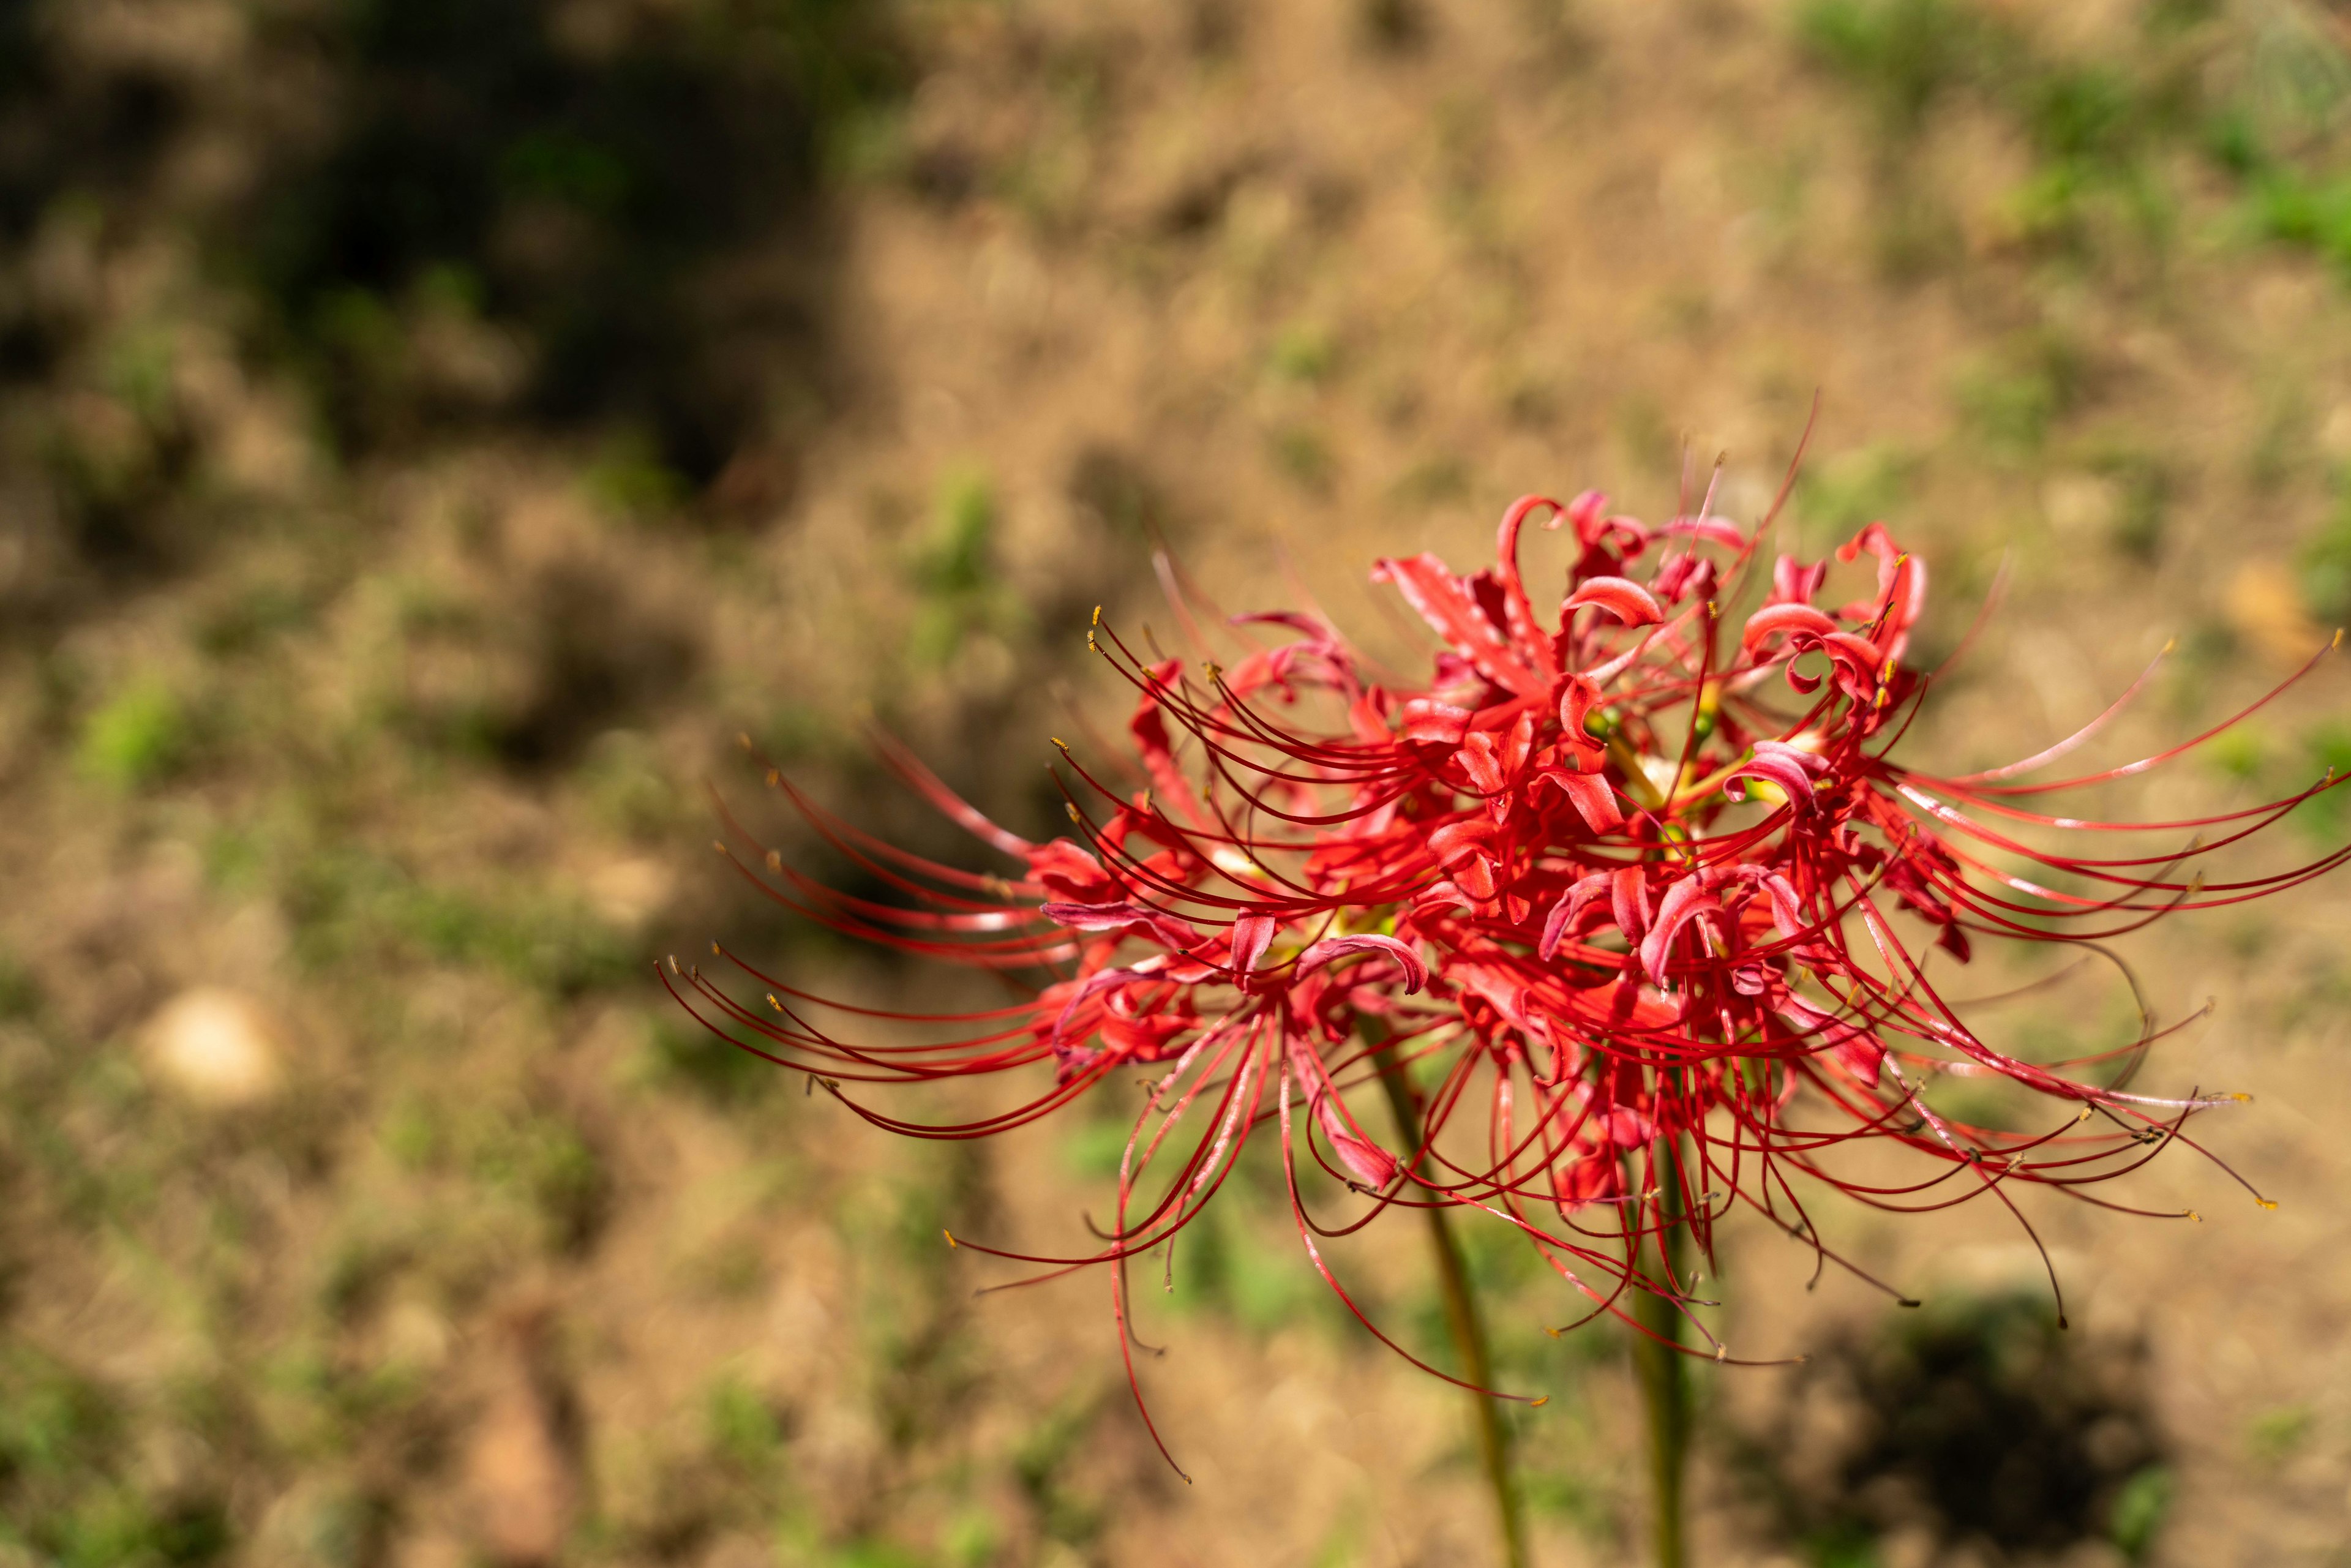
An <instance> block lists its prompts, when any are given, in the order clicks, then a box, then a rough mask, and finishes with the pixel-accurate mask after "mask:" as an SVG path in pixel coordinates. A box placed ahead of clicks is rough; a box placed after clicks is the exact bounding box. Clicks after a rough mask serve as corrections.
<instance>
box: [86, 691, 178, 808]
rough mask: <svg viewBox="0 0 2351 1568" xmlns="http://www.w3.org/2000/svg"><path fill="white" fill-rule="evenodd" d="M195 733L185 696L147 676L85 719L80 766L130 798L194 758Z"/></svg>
mask: <svg viewBox="0 0 2351 1568" xmlns="http://www.w3.org/2000/svg"><path fill="white" fill-rule="evenodd" d="M192 729H193V727H192V725H191V724H190V722H189V716H188V710H187V707H186V706H185V705H184V704H183V702H182V701H181V699H180V696H179V694H177V693H176V692H174V691H173V690H172V688H171V687H170V686H168V685H164V684H163V683H162V681H161V680H158V679H156V678H154V677H152V676H147V677H142V678H141V679H139V680H135V681H133V682H131V684H129V685H125V686H124V687H123V688H122V689H121V690H120V691H118V692H116V693H115V694H114V695H112V696H110V697H109V698H108V699H107V700H106V701H105V702H103V703H101V704H100V705H99V706H98V707H97V708H96V709H94V710H93V711H92V712H91V713H90V715H89V717H88V718H87V719H86V720H84V721H83V724H82V730H81V736H80V738H79V739H78V741H77V742H76V744H75V747H74V765H75V767H76V768H77V769H78V771H79V772H80V773H81V775H82V776H83V777H84V778H86V779H92V780H95V781H96V782H98V783H99V784H102V785H104V786H106V787H107V788H108V789H114V790H117V791H119V792H120V793H124V794H130V793H132V792H134V791H137V790H140V789H147V788H149V787H151V786H152V785H154V784H157V783H160V782H162V780H163V779H167V778H169V777H170V776H171V775H172V773H173V772H174V771H176V770H177V769H178V768H179V767H180V766H181V765H182V764H183V762H184V761H185V760H186V759H187V757H188V753H189V750H190V743H191V740H192V738H193V737H192Z"/></svg>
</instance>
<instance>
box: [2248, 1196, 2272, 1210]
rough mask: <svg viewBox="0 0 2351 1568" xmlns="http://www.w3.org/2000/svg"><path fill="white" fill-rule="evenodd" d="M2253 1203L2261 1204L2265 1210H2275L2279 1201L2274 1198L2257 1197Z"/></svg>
mask: <svg viewBox="0 0 2351 1568" xmlns="http://www.w3.org/2000/svg"><path fill="white" fill-rule="evenodd" d="M2253 1201H2254V1202H2255V1203H2258V1204H2260V1205H2261V1206H2262V1207H2263V1208H2275V1207H2277V1199H2275V1198H2273V1197H2257V1198H2255V1199H2253Z"/></svg>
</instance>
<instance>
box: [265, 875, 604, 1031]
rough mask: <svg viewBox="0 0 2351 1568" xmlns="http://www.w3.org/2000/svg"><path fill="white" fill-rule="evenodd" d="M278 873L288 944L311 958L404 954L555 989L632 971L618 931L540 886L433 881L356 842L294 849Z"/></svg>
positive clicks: (328, 960) (327, 961)
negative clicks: (481, 886)
mask: <svg viewBox="0 0 2351 1568" xmlns="http://www.w3.org/2000/svg"><path fill="white" fill-rule="evenodd" d="M280 880H281V883H282V885H281V888H280V895H281V897H282V899H283V900H284V902H285V904H286V905H287V911H288V913H289V914H290V915H292V916H293V917H294V920H295V922H296V925H297V929H298V936H297V941H296V951H297V953H298V955H299V956H301V957H302V958H303V959H304V960H305V961H306V962H307V963H309V964H311V965H314V966H328V965H333V964H339V963H349V962H352V961H355V960H362V959H367V958H371V957H372V958H379V959H380V958H381V957H384V956H393V955H402V954H404V955H407V956H413V957H422V958H425V959H430V960H437V961H441V962H446V963H463V964H478V965H481V966H483V967H487V968H491V969H495V970H497V971H499V972H501V973H503V974H505V975H507V977H510V978H512V979H514V980H516V981H517V982H519V983H521V984H524V985H527V986H529V987H531V988H535V989H538V990H541V991H545V992H548V993H549V994H551V995H554V996H558V997H571V996H578V995H580V994H581V993H583V992H586V991H590V990H594V989H597V988H601V987H606V986H611V985H614V984H617V983H619V982H621V981H622V980H624V979H626V978H628V977H630V976H632V975H633V974H635V973H636V972H637V964H638V961H639V958H640V956H641V955H639V954H638V953H636V952H635V951H633V950H632V947H631V946H630V944H629V943H628V941H627V939H626V938H625V937H623V936H622V935H621V934H620V933H619V932H617V931H615V930H613V929H612V928H611V926H609V925H605V924H604V923H603V922H602V921H601V920H599V919H597V918H595V917H594V916H593V915H590V913H589V912H588V911H587V910H585V909H583V908H581V907H580V906H579V905H578V904H573V903H572V902H570V901H569V900H568V899H564V898H559V897H556V896H553V895H550V894H544V893H538V892H535V891H531V890H514V891H489V890H486V891H482V892H474V891H469V890H460V889H457V888H452V887H446V886H442V885H438V884H434V883H426V882H423V881H420V880H419V879H417V878H415V877H413V876H411V875H409V874H408V873H405V872H404V871H403V870H402V869H401V868H400V867H399V866H397V865H395V864H393V863H392V862H389V861H385V860H382V859H380V858H378V857H375V856H372V855H369V854H365V853H363V852H358V851H334V852H326V853H322V854H318V855H313V856H308V857H304V858H302V859H300V860H299V861H298V862H296V863H295V864H294V865H293V866H292V867H291V868H290V870H288V871H287V873H285V874H284V875H283V877H282V878H281V879H280Z"/></svg>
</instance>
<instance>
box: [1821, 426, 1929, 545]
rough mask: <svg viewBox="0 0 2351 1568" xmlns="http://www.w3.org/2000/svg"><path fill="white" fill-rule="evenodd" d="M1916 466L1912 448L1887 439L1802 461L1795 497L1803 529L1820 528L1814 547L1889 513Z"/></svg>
mask: <svg viewBox="0 0 2351 1568" xmlns="http://www.w3.org/2000/svg"><path fill="white" fill-rule="evenodd" d="M1917 469H1918V459H1917V455H1916V454H1914V453H1912V452H1910V451H1908V450H1907V448H1904V447H1901V446H1896V445H1893V444H1888V443H1879V444H1876V445H1873V446H1865V447H1863V448H1861V449H1860V450H1858V451H1855V452H1843V453H1839V454H1838V455H1835V456H1834V457H1827V458H1823V459H1822V460H1821V461H1819V462H1817V463H1809V464H1807V465H1805V466H1804V468H1803V469H1802V472H1800V473H1799V474H1798V475H1797V476H1796V493H1795V496H1794V500H1795V509H1796V515H1797V516H1798V517H1802V519H1803V521H1804V523H1805V525H1806V528H1807V531H1808V532H1811V531H1812V530H1813V529H1817V530H1819V531H1818V533H1817V534H1814V535H1813V541H1812V543H1813V548H1814V549H1820V548H1823V547H1824V546H1825V545H1826V544H1827V543H1829V542H1832V541H1834V542H1836V543H1842V542H1844V539H1845V538H1847V537H1849V536H1850V535H1852V534H1854V533H1855V532H1857V531H1858V530H1859V529H1861V528H1864V527H1865V526H1866V525H1868V524H1870V523H1872V522H1875V521H1877V520H1878V519H1880V518H1883V517H1888V516H1891V515H1892V514H1893V513H1894V512H1895V511H1896V509H1898V508H1899V507H1901V505H1902V503H1903V501H1904V500H1905V499H1906V498H1907V497H1908V495H1909V493H1910V488H1911V484H1912V481H1913V479H1914V477H1915V476H1916V475H1917Z"/></svg>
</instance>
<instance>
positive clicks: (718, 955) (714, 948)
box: [710, 942, 726, 958]
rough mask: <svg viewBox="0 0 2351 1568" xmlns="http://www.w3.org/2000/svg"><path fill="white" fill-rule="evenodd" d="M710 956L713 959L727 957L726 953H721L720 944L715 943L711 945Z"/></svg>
mask: <svg viewBox="0 0 2351 1568" xmlns="http://www.w3.org/2000/svg"><path fill="white" fill-rule="evenodd" d="M710 956H712V957H714V958H723V957H725V956H726V955H725V954H724V953H721V952H720V951H719V950H718V944H717V943H716V942H713V943H712V944H711V945H710Z"/></svg>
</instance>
